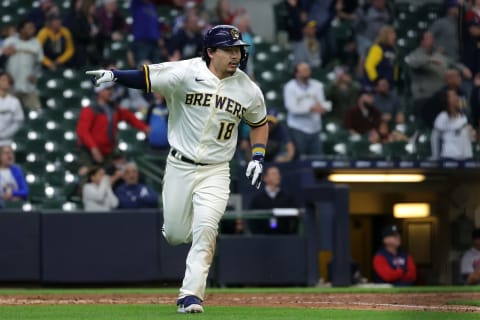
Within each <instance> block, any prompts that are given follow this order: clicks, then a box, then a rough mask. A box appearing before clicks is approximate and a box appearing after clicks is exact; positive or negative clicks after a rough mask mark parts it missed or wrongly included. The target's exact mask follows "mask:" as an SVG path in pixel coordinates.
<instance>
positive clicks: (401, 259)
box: [373, 226, 417, 286]
mask: <svg viewBox="0 0 480 320" xmlns="http://www.w3.org/2000/svg"><path fill="white" fill-rule="evenodd" d="M401 243H402V240H401V237H400V233H399V232H398V228H397V227H396V226H389V227H386V228H385V229H383V231H382V244H383V245H382V248H381V249H380V250H378V251H377V253H376V254H375V256H374V257H373V269H374V271H375V282H377V283H390V284H393V285H395V286H408V285H412V284H414V283H415V280H416V279H417V267H416V265H415V262H414V261H413V258H412V256H411V255H409V254H408V253H407V252H405V251H403V250H401V249H400V246H401Z"/></svg>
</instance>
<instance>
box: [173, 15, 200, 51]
mask: <svg viewBox="0 0 480 320" xmlns="http://www.w3.org/2000/svg"><path fill="white" fill-rule="evenodd" d="M169 46H170V50H169V51H170V61H177V60H181V59H190V58H194V57H199V56H201V54H202V48H203V35H202V33H201V32H200V26H199V22H198V16H196V15H195V14H194V13H190V14H189V15H188V16H187V17H186V19H185V24H184V26H183V27H182V28H180V30H178V32H177V33H175V34H174V35H173V36H172V38H171V39H170V45H169Z"/></svg>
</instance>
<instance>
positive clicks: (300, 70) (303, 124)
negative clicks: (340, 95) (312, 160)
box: [283, 62, 332, 156]
mask: <svg viewBox="0 0 480 320" xmlns="http://www.w3.org/2000/svg"><path fill="white" fill-rule="evenodd" d="M294 74H295V78H294V79H291V80H290V81H288V82H287V83H286V84H285V87H284V89H283V98H284V101H285V107H286V108H287V110H288V116H287V125H288V127H289V129H290V132H291V134H292V138H293V141H294V143H295V148H296V149H297V152H296V153H297V155H298V156H304V155H320V154H322V142H321V140H320V135H319V134H320V131H321V128H322V123H321V118H322V114H324V113H325V112H328V111H331V109H332V103H331V102H330V101H328V100H326V98H325V94H324V89H323V84H322V83H321V82H320V81H318V80H315V79H312V78H311V74H312V71H311V68H310V66H309V65H308V63H305V62H302V63H299V64H297V65H296V66H295V72H294Z"/></svg>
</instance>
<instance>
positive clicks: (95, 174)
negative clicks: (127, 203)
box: [82, 167, 118, 212]
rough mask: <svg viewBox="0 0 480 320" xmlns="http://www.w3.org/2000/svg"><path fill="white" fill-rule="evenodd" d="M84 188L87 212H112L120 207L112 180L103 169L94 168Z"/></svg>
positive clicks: (84, 206)
mask: <svg viewBox="0 0 480 320" xmlns="http://www.w3.org/2000/svg"><path fill="white" fill-rule="evenodd" d="M87 177H88V180H87V183H86V184H85V185H84V186H83V190H82V202H83V209H84V210H85V211H93V212H96V211H110V210H112V209H115V208H116V207H117V206H118V199H117V197H116V196H115V194H114V193H113V191H112V186H111V185H110V178H109V177H108V176H107V175H106V174H105V170H104V169H103V168H101V167H92V168H91V169H90V170H89V171H88V174H87Z"/></svg>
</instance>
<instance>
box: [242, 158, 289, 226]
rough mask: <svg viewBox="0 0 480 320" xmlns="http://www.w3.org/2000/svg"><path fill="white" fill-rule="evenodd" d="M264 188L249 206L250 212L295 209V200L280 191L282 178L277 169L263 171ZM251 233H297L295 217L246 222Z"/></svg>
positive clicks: (271, 168)
mask: <svg viewBox="0 0 480 320" xmlns="http://www.w3.org/2000/svg"><path fill="white" fill-rule="evenodd" d="M263 181H264V182H265V188H264V189H263V191H262V192H261V193H259V194H257V195H256V196H255V197H254V198H253V200H252V203H251V204H250V209H252V210H262V209H263V210H264V209H273V208H296V207H297V206H296V204H295V200H294V199H293V197H292V196H291V195H289V194H288V193H286V192H285V191H283V190H281V189H280V184H281V182H282V176H281V175H280V170H279V169H278V167H275V166H271V167H268V168H267V169H265V175H264V177H263ZM248 226H249V229H250V231H251V232H252V233H256V234H258V233H266V234H288V233H295V232H297V227H298V219H297V217H282V218H271V219H268V220H266V219H252V220H250V221H249V222H248Z"/></svg>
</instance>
